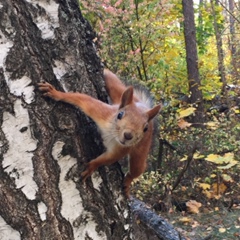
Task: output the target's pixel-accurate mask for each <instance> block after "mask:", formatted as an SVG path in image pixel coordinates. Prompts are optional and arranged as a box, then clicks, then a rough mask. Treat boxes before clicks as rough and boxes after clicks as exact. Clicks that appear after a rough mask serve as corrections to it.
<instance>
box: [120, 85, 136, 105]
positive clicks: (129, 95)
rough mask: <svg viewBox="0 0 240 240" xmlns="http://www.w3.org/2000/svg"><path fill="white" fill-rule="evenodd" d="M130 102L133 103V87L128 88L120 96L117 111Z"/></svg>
mask: <svg viewBox="0 0 240 240" xmlns="http://www.w3.org/2000/svg"><path fill="white" fill-rule="evenodd" d="M132 101H133V87H132V86H130V87H128V88H127V89H126V90H125V91H124V92H123V94H122V97H121V103H120V106H119V109H120V108H123V107H125V106H127V105H128V104H130V103H131V102H132Z"/></svg>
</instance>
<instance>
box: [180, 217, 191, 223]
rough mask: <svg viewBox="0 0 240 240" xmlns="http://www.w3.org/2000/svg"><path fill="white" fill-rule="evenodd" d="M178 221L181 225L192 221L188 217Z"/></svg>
mask: <svg viewBox="0 0 240 240" xmlns="http://www.w3.org/2000/svg"><path fill="white" fill-rule="evenodd" d="M179 221H180V222H182V223H190V222H191V221H192V219H191V218H189V217H182V218H180V219H179Z"/></svg>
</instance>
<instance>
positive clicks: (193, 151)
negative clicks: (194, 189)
mask: <svg viewBox="0 0 240 240" xmlns="http://www.w3.org/2000/svg"><path fill="white" fill-rule="evenodd" d="M196 150H197V149H196V146H194V148H193V150H192V152H191V153H190V154H189V155H188V157H187V161H186V164H185V166H184V168H183V169H182V171H181V172H180V174H179V175H178V178H177V180H176V181H175V183H174V185H173V188H172V191H173V190H175V189H176V188H177V186H178V184H179V183H180V182H181V179H182V177H183V175H184V173H185V172H186V171H187V169H188V167H189V166H190V163H191V161H192V160H193V155H194V153H195V152H196Z"/></svg>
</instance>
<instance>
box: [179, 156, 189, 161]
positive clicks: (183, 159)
mask: <svg viewBox="0 0 240 240" xmlns="http://www.w3.org/2000/svg"><path fill="white" fill-rule="evenodd" d="M187 158H188V156H187V155H185V156H184V157H183V158H181V159H180V162H183V161H186V160H187Z"/></svg>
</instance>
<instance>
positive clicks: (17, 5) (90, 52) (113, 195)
mask: <svg viewBox="0 0 240 240" xmlns="http://www.w3.org/2000/svg"><path fill="white" fill-rule="evenodd" d="M94 37H95V36H94V34H93V31H92V30H91V28H90V26H89V24H88V23H87V22H86V21H85V20H84V19H83V17H82V16H81V13H80V10H79V6H78V4H77V1H74V0H64V1H62V0H58V1H53V0H49V1H47V0H0V239H1V240H9V239H14V240H17V239H31V240H34V239H37V240H42V239H44V240H45V239H56V240H60V239H67V240H71V239H94V240H97V239H121V240H122V239H130V236H129V235H130V228H129V216H130V215H129V209H128V205H127V201H126V200H125V199H124V198H123V196H122V191H121V183H122V173H121V171H120V168H119V167H118V164H115V165H113V166H110V167H102V168H100V169H99V171H97V172H96V173H95V174H94V175H93V177H92V178H91V179H89V180H87V182H86V185H84V184H82V182H81V181H80V179H79V176H80V172H81V169H82V168H83V167H84V164H85V163H86V162H88V161H90V160H91V159H92V158H94V157H96V156H97V155H99V154H100V153H101V152H102V150H103V148H102V146H101V140H100V136H99V134H98V132H97V130H96V126H95V124H94V123H93V122H92V121H91V120H90V119H89V118H87V117H86V116H85V115H84V114H83V113H81V112H80V111H79V110H77V109H76V108H74V107H72V106H70V105H67V104H64V103H56V102H53V101H52V100H50V99H46V98H44V97H42V95H41V93H39V92H38V91H37V90H36V89H35V86H36V83H38V82H40V81H48V82H50V83H51V84H53V85H54V86H56V88H58V89H62V90H65V91H79V92H85V93H87V94H89V95H92V96H94V97H96V98H99V99H101V100H103V101H106V93H105V90H104V84H103V79H102V70H101V63H100V60H99V58H98V57H97V56H96V53H95V49H94V45H93V44H92V42H93V39H94Z"/></svg>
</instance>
